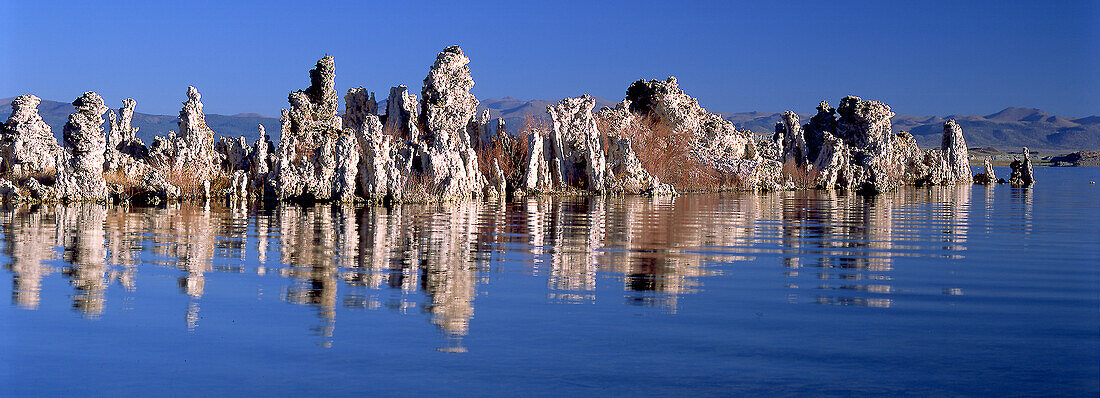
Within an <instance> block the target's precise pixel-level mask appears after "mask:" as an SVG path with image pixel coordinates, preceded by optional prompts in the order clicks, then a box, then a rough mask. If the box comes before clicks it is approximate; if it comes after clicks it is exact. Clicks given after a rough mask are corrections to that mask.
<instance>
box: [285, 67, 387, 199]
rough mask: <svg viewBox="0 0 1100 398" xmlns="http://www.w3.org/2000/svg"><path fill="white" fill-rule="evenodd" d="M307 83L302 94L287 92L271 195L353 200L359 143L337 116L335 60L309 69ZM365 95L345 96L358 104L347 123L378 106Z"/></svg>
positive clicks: (370, 96)
mask: <svg viewBox="0 0 1100 398" xmlns="http://www.w3.org/2000/svg"><path fill="white" fill-rule="evenodd" d="M309 81H310V85H309V87H308V88H306V89H305V90H299V91H295V92H293V93H290V95H289V96H288V98H287V100H288V101H289V102H290V109H289V110H285V109H284V110H283V117H282V134H281V137H280V140H279V148H278V149H277V150H276V161H275V170H274V173H275V176H276V179H275V184H274V188H275V189H274V190H275V193H276V195H277V196H278V198H279V199H297V200H318V201H327V200H337V201H344V202H347V201H352V200H354V198H355V176H356V175H357V174H358V164H359V144H358V143H357V142H356V139H355V132H354V131H353V130H354V128H348V129H345V128H344V126H343V119H342V118H340V117H337V116H336V110H337V107H338V101H339V99H338V97H337V95H336V62H335V60H333V58H332V57H331V56H325V57H324V58H321V59H320V60H318V61H317V64H316V66H315V67H314V68H313V69H311V70H310V71H309ZM366 94H367V93H366V91H365V90H363V91H358V90H353V93H349V96H350V97H351V98H354V99H355V100H356V103H355V104H352V107H351V108H350V110H351V111H352V112H353V115H352V116H349V120H350V118H362V117H363V116H362V115H366V114H367V113H369V112H368V111H370V110H373V109H374V108H375V107H376V106H377V105H375V106H373V107H372V106H371V105H370V104H369V102H370V101H373V100H371V99H370V98H372V97H373V94H371V95H369V96H368V95H366ZM360 99H362V101H359V100H360ZM355 115H359V116H355ZM357 120H359V119H357Z"/></svg>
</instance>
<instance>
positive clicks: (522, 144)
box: [476, 115, 549, 186]
mask: <svg viewBox="0 0 1100 398" xmlns="http://www.w3.org/2000/svg"><path fill="white" fill-rule="evenodd" d="M519 131H520V133H519V136H518V137H515V138H512V137H507V136H504V135H501V134H497V136H496V137H495V139H494V140H493V141H492V142H491V143H489V145H486V146H484V147H482V148H476V150H477V163H478V168H480V169H481V173H482V174H484V175H485V178H486V179H489V180H492V178H493V176H492V173H493V163H494V162H497V163H498V164H499V165H500V171H501V172H502V173H504V179H505V180H506V181H508V184H509V185H511V186H515V185H516V184H518V183H519V182H520V181H521V180H522V179H523V173H524V172H525V170H524V168H525V167H526V164H525V162H526V161H527V156H528V154H529V153H530V151H531V149H530V148H528V147H527V142H528V140H529V137H530V136H531V135H533V134H535V132H538V133H539V134H542V136H544V137H545V136H546V135H547V133H548V132H549V124H548V123H547V122H546V119H545V118H542V117H535V116H534V115H526V116H524V118H523V126H521V127H520V130H519ZM504 134H508V133H507V132H505V133H504Z"/></svg>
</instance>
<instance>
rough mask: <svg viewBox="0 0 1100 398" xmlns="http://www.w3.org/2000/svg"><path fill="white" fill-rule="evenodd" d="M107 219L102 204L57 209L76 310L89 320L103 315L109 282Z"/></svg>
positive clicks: (67, 271)
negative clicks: (105, 219)
mask: <svg viewBox="0 0 1100 398" xmlns="http://www.w3.org/2000/svg"><path fill="white" fill-rule="evenodd" d="M106 216H107V208H106V207H105V206H103V205H99V204H93V203H82V204H72V205H69V206H61V207H59V208H58V224H59V226H60V229H61V231H60V232H61V233H60V236H61V244H62V246H63V247H64V248H65V254H64V258H65V261H68V262H69V264H71V266H70V267H68V268H66V269H65V274H66V275H68V276H69V278H70V283H71V284H72V285H73V287H74V288H75V289H76V293H75V294H74V295H73V308H74V309H76V310H78V311H80V312H81V314H83V315H84V316H89V317H96V316H99V315H100V314H102V313H103V304H104V296H103V293H104V290H105V289H106V288H107V283H108V281H107V278H106V271H107V263H106V250H105V248H104V244H103V243H104V234H103V220H104V218H105V217H106Z"/></svg>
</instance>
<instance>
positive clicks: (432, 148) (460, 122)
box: [418, 46, 487, 199]
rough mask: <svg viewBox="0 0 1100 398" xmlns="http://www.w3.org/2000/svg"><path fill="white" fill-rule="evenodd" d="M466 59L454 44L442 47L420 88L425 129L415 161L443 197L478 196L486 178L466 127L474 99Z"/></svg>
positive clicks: (421, 115) (468, 60)
mask: <svg viewBox="0 0 1100 398" xmlns="http://www.w3.org/2000/svg"><path fill="white" fill-rule="evenodd" d="M469 63H470V58H468V57H466V55H465V54H463V53H462V49H461V48H459V47H458V46H451V47H447V48H445V49H443V51H442V52H440V53H439V54H438V55H437V56H436V58H435V64H433V65H432V68H431V70H430V71H428V76H427V77H425V78H424V86H423V89H422V90H421V96H420V97H421V106H420V109H421V112H422V113H421V114H420V122H421V125H422V126H424V129H425V130H424V131H421V132H420V133H421V134H420V139H419V140H418V141H419V142H420V144H421V145H422V146H421V147H420V148H419V153H418V158H419V161H420V163H419V166H420V168H421V170H420V171H421V172H422V173H424V176H425V180H427V182H428V183H430V185H431V186H430V187H429V189H430V190H431V191H432V192H435V193H438V195H439V196H440V197H441V198H442V199H460V198H468V197H473V196H478V195H480V194H481V193H482V192H483V191H484V189H485V186H486V184H487V181H486V178H485V176H484V175H482V174H481V171H480V170H479V168H478V162H477V153H476V152H474V148H473V147H472V146H471V145H470V137H469V135H468V133H467V128H468V127H469V126H470V123H471V121H472V120H474V117H475V115H476V112H477V105H478V101H477V98H474V95H473V94H470V89H471V88H473V86H474V79H473V78H472V77H471V76H470V66H469Z"/></svg>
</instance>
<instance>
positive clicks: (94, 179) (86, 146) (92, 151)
mask: <svg viewBox="0 0 1100 398" xmlns="http://www.w3.org/2000/svg"><path fill="white" fill-rule="evenodd" d="M73 106H74V107H76V112H74V113H72V114H70V115H69V120H68V121H67V122H66V123H65V127H64V134H65V135H64V138H65V150H66V151H67V152H68V153H69V162H68V164H67V165H66V168H65V169H64V170H63V171H61V172H60V173H58V177H57V180H58V188H59V189H58V194H59V195H58V196H59V199H61V200H68V201H101V200H106V199H107V195H108V194H107V183H106V181H104V179H103V162H104V159H103V152H104V151H105V150H106V147H107V138H106V136H104V135H103V127H102V125H103V113H104V112H107V107H106V106H104V105H103V98H101V97H100V96H99V94H96V93H94V92H90V91H89V92H86V93H84V95H82V96H81V97H80V98H77V99H76V101H73Z"/></svg>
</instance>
